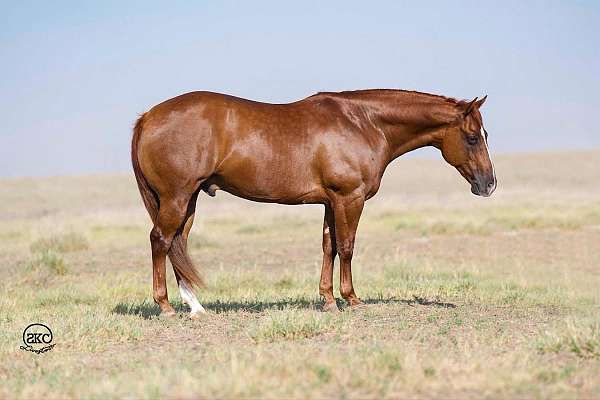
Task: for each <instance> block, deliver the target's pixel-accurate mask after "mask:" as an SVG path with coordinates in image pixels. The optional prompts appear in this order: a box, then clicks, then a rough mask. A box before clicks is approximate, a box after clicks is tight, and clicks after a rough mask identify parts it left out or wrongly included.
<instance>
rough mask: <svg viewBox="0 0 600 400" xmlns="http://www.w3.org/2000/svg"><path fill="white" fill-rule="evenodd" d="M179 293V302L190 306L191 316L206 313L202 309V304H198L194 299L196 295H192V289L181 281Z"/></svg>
mask: <svg viewBox="0 0 600 400" xmlns="http://www.w3.org/2000/svg"><path fill="white" fill-rule="evenodd" d="M179 293H180V294H181V300H183V302H184V303H186V304H187V305H188V306H190V309H191V311H190V313H191V314H196V313H205V312H206V310H205V309H204V307H202V304H200V302H199V301H198V299H197V298H196V295H195V294H194V292H193V291H192V289H191V288H190V287H189V285H188V284H187V283H186V282H185V281H184V280H183V279H181V280H180V281H179Z"/></svg>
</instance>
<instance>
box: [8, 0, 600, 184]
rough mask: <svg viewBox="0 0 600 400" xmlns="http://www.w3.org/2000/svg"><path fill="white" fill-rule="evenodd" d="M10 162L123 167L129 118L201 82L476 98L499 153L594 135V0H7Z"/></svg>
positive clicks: (18, 167)
mask: <svg viewBox="0 0 600 400" xmlns="http://www.w3.org/2000/svg"><path fill="white" fill-rule="evenodd" d="M2 3H3V4H0V6H1V7H0V9H1V10H2V13H1V15H0V61H1V62H0V120H1V121H2V123H1V124H0V176H23V175H62V174H87V173H105V172H126V171H128V170H129V168H130V166H129V163H130V161H129V140H130V135H131V126H132V124H133V122H134V120H135V119H136V116H137V114H139V113H141V112H143V111H145V110H146V109H148V108H149V107H151V106H152V105H154V104H156V103H158V102H160V101H162V100H165V99H167V98H170V97H173V96H176V95H178V94H181V93H184V92H188V91H193V90H212V91H218V92H225V93H229V94H233V95H237V96H242V97H247V98H251V99H255V100H260V101H272V102H287V101H292V100H296V99H300V98H303V97H306V96H308V95H310V94H312V93H314V92H317V91H324V90H328V91H337V90H351V89H361V88H402V89H415V90H421V91H426V92H432V93H438V94H444V95H448V96H453V97H459V98H472V97H475V96H482V95H484V94H488V95H489V98H488V101H487V103H486V105H485V106H484V109H483V114H484V119H485V121H486V126H487V129H488V131H489V133H490V146H491V148H492V151H494V152H497V153H507V152H531V151H542V150H560V149H587V148H598V147H600V132H599V129H598V124H597V123H596V122H595V117H596V115H597V114H598V113H599V112H600V44H599V43H600V2H597V1H595V2H594V1H568V2H567V1H565V2H553V1H502V2H500V1H493V2H491V1H490V2H488V1H470V2H462V1H458V2H457V1H439V2H429V1H421V2H414V1H413V2H402V1H389V2H388V1H380V2H378V1H370V2H366V1H327V2H324V1H321V2H317V1H315V2H311V1H295V2H283V1H273V2H271V1H264V2H263V1H252V2H250V1H245V2H228V1H214V2H191V1H182V2H149V1H144V2H127V3H125V2H123V3H122V2H117V1H115V2H110V1H102V2H85V1H78V2H60V1H57V2H41V1H40V2H2Z"/></svg>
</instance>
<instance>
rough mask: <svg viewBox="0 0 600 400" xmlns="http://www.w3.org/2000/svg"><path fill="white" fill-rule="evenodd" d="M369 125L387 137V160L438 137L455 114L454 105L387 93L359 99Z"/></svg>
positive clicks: (430, 99) (440, 99) (441, 101)
mask: <svg viewBox="0 0 600 400" xmlns="http://www.w3.org/2000/svg"><path fill="white" fill-rule="evenodd" d="M358 104H360V106H361V107H363V109H364V110H365V113H366V115H367V116H368V118H369V120H370V121H371V122H372V124H373V125H374V126H375V127H376V128H377V129H378V130H380V131H381V132H382V133H383V134H384V135H385V137H386V140H387V142H388V146H389V153H390V161H391V160H393V159H395V158H396V157H399V156H401V155H402V154H405V153H408V152H410V151H412V150H415V149H418V148H420V147H425V146H430V145H432V144H434V142H436V141H437V140H438V139H439V136H440V132H441V131H442V130H443V127H444V126H445V125H446V124H448V123H450V122H452V121H453V120H454V119H455V118H456V115H457V109H456V106H455V105H454V104H453V103H450V102H448V101H446V100H444V99H443V98H437V97H434V96H428V95H415V94H411V93H410V94H405V93H403V92H400V93H393V92H392V93H388V94H383V95H379V96H371V97H368V98H365V99H364V100H362V101H360V102H358Z"/></svg>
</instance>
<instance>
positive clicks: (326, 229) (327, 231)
mask: <svg viewBox="0 0 600 400" xmlns="http://www.w3.org/2000/svg"><path fill="white" fill-rule="evenodd" d="M323 233H324V234H326V235H327V234H328V233H329V227H326V228H325V230H324V231H323Z"/></svg>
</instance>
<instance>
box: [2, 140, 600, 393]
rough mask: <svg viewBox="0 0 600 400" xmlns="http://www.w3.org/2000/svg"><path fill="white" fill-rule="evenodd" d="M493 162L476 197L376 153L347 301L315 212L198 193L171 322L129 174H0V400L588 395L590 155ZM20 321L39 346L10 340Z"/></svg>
mask: <svg viewBox="0 0 600 400" xmlns="http://www.w3.org/2000/svg"><path fill="white" fill-rule="evenodd" d="M496 170H497V174H498V179H499V187H498V190H497V192H496V193H495V194H494V196H493V197H492V198H489V199H483V198H477V197H475V196H473V195H471V194H470V192H469V188H468V185H467V183H466V182H464V181H462V178H460V177H459V176H458V173H457V172H456V171H454V170H453V169H452V168H451V167H449V166H447V165H445V164H444V162H443V161H441V160H424V159H401V160H398V161H397V162H395V163H394V164H393V165H392V166H391V167H390V168H389V169H388V172H387V173H386V176H384V180H383V185H382V189H381V191H380V193H379V194H378V195H377V196H376V197H375V198H374V199H372V200H370V201H369V202H368V203H367V206H366V208H365V212H364V214H363V218H362V220H361V225H360V227H359V234H358V239H357V247H356V251H355V260H354V264H353V265H354V268H353V270H354V282H355V288H356V290H357V293H358V295H359V296H360V297H361V298H362V299H363V300H365V302H366V303H367V306H366V307H364V308H361V309H358V310H349V309H346V308H344V310H343V311H342V312H341V313H339V314H330V313H325V312H322V311H320V304H321V303H320V299H319V298H318V278H319V270H320V265H321V236H320V235H321V224H322V212H323V210H322V207H319V206H296V207H290V206H278V205H266V204H256V203H251V202H247V201H244V200H240V199H236V198H233V197H232V196H230V195H228V194H226V193H222V192H218V194H217V197H216V198H214V199H213V198H209V197H208V196H200V199H199V202H198V212H197V217H196V223H195V226H194V229H193V231H192V237H191V243H190V250H191V254H192V258H193V259H194V260H195V261H196V263H197V265H198V266H199V268H200V270H201V271H202V274H203V275H204V276H205V277H206V280H207V282H208V287H207V288H206V289H203V290H200V291H198V295H199V298H200V301H201V302H202V303H203V305H204V306H205V307H206V308H207V310H208V311H209V314H208V315H207V316H206V317H205V318H202V319H200V320H190V319H188V318H187V317H186V316H185V313H186V312H187V310H186V306H184V305H182V304H181V301H180V298H179V294H178V291H177V288H176V286H175V279H174V277H173V275H172V273H169V274H170V275H169V284H170V286H169V293H170V298H171V300H172V302H173V303H174V304H175V306H176V308H177V309H178V310H179V311H181V316H180V317H178V318H175V319H162V318H159V317H158V308H157V307H156V306H155V305H154V303H153V302H152V295H151V267H150V248H149V244H148V232H149V230H150V222H149V218H148V217H147V215H146V211H145V210H144V209H143V206H142V203H141V200H140V198H139V195H138V193H137V188H136V186H135V182H134V180H133V178H132V176H127V175H126V176H87V177H68V178H67V177H57V178H22V179H3V180H0V188H1V189H0V204H2V208H1V209H0V359H1V360H2V362H1V363H0V382H1V384H0V398H42V397H44V398H65V397H86V398H106V397H130V398H131V397H133V398H138V397H144V398H163V397H171V398H195V397H220V398H237V397H267V398H306V397H312V398H329V397H334V398H382V397H388V398H398V397H402V398H405V397H411V398H430V397H432V396H434V397H453V398H457V397H460V398H463V397H476V398H481V397H493V398H497V397H520V398H522V397H528V398H529V397H554V398H556V397H561V398H562V397H569V398H573V397H576V398H600V379H598V376H600V152H599V151H589V152H569V153H546V154H523V155H514V156H499V157H496ZM336 275H337V268H336ZM336 290H337V289H336ZM339 304H340V306H342V307H344V304H343V302H342V301H340V303H339ZM33 322H43V323H45V324H47V325H48V326H49V327H51V329H52V331H53V333H54V343H56V346H55V348H54V349H53V350H51V351H49V352H47V353H45V354H40V355H36V354H33V353H31V352H25V351H22V350H20V349H19V346H20V345H22V333H23V329H24V328H25V327H26V326H27V325H28V324H30V323H33Z"/></svg>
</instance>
